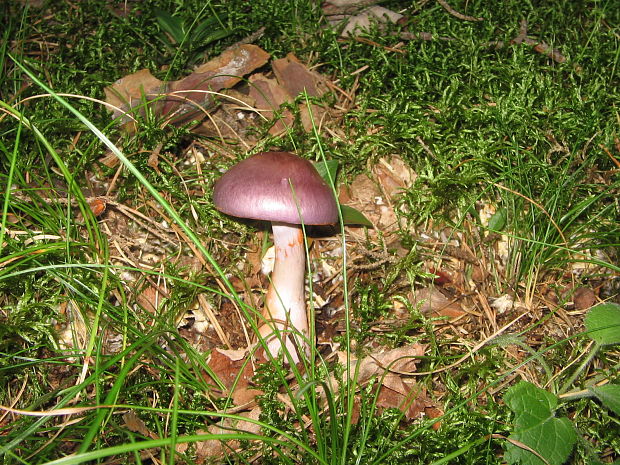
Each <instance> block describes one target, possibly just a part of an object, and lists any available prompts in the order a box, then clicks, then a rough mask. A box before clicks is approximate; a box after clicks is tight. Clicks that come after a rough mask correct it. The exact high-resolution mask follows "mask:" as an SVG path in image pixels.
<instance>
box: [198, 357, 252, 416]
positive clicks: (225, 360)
mask: <svg viewBox="0 0 620 465" xmlns="http://www.w3.org/2000/svg"><path fill="white" fill-rule="evenodd" d="M246 355H247V351H246V350H245V349H242V350H225V349H219V348H216V349H214V350H213V351H212V352H211V357H210V358H209V363H208V365H209V368H211V370H213V373H214V374H215V375H217V377H218V379H219V380H220V381H221V382H222V384H223V385H224V386H225V387H226V389H228V390H229V391H232V392H230V396H231V397H232V399H233V402H234V404H235V405H245V404H247V403H248V402H251V401H252V400H253V399H254V398H255V397H256V396H257V395H259V394H262V392H261V391H260V390H258V389H254V388H253V387H252V386H251V384H250V382H251V380H252V377H253V376H254V370H253V368H252V364H251V363H248V362H247V358H246ZM240 372H241V374H240V375H239V373H240ZM237 378H238V379H237ZM235 381H236V383H235Z"/></svg>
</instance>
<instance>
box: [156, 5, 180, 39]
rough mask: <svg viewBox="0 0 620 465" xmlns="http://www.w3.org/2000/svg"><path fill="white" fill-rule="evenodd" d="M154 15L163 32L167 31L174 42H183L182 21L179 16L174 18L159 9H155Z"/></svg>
mask: <svg viewBox="0 0 620 465" xmlns="http://www.w3.org/2000/svg"><path fill="white" fill-rule="evenodd" d="M155 17H156V18H157V23H159V27H161V28H162V29H163V30H164V32H167V33H168V34H169V35H170V37H171V39H172V40H174V42H175V43H177V44H179V43H181V42H183V39H184V38H185V32H183V23H182V21H181V20H180V19H179V18H175V17H174V16H172V15H170V14H169V13H168V12H166V11H164V10H159V9H157V10H155Z"/></svg>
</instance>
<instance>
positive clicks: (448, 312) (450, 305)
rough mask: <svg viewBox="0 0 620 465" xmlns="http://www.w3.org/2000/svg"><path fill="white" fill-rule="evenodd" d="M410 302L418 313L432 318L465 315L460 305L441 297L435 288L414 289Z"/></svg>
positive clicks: (443, 296)
mask: <svg viewBox="0 0 620 465" xmlns="http://www.w3.org/2000/svg"><path fill="white" fill-rule="evenodd" d="M411 299H412V302H413V303H414V304H415V305H418V306H419V307H418V308H419V309H420V312H421V313H424V314H426V315H432V316H446V317H448V318H456V317H459V316H462V315H464V314H465V311H463V308H462V307H461V304H460V303H459V302H458V301H456V300H454V299H449V298H448V297H446V296H445V295H443V294H442V293H441V292H440V291H439V290H437V288H436V287H435V286H429V287H425V288H422V289H416V290H415V292H414V293H413V294H412V295H411Z"/></svg>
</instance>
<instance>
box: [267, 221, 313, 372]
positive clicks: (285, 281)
mask: <svg viewBox="0 0 620 465" xmlns="http://www.w3.org/2000/svg"><path fill="white" fill-rule="evenodd" d="M272 229H273V243H274V247H275V250H276V259H275V263H274V267H273V272H272V273H271V283H270V285H269V289H268V290H267V297H266V299H265V308H264V309H263V318H264V321H262V322H261V324H262V326H260V328H259V333H260V335H261V337H262V338H264V339H265V342H266V344H267V350H268V351H269V353H270V354H271V355H272V356H273V357H277V356H278V352H279V351H280V349H281V348H282V345H283V343H284V344H285V346H286V350H287V351H288V352H289V353H290V354H291V357H292V360H293V362H294V363H297V362H299V359H300V357H299V355H300V352H301V351H303V352H305V354H306V355H309V347H308V318H307V315H306V299H305V296H304V284H305V282H304V281H305V280H304V278H305V276H304V275H305V269H306V251H305V247H304V236H303V231H302V229H301V227H300V226H298V225H293V224H289V223H279V222H273V223H272Z"/></svg>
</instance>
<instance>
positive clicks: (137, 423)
mask: <svg viewBox="0 0 620 465" xmlns="http://www.w3.org/2000/svg"><path fill="white" fill-rule="evenodd" d="M123 421H124V422H125V426H126V427H127V429H128V430H129V431H132V432H134V433H139V434H141V435H142V436H144V437H147V438H151V439H157V438H158V437H159V436H157V434H155V433H154V432H152V431H150V430H149V429H148V428H147V427H146V423H144V422H143V421H142V420H141V419H140V418H139V417H138V415H136V414H135V412H131V411H130V412H127V413H125V414H124V415H123Z"/></svg>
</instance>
